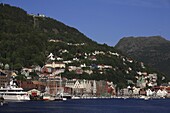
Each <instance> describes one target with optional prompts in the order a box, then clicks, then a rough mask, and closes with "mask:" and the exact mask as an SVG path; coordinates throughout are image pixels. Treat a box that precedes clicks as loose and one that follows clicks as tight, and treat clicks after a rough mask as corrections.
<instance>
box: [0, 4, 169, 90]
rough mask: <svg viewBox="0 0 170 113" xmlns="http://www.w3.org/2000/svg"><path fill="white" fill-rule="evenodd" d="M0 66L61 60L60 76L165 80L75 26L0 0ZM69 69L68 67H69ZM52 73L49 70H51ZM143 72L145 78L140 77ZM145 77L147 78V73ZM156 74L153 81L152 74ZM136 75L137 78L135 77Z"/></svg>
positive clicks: (131, 82) (119, 80)
mask: <svg viewBox="0 0 170 113" xmlns="http://www.w3.org/2000/svg"><path fill="white" fill-rule="evenodd" d="M0 10H1V12H0V20H1V21H0V25H1V28H0V49H1V53H0V62H1V63H0V64H1V65H0V66H1V68H2V69H11V70H17V71H20V70H21V69H23V68H24V67H32V66H40V67H44V66H46V65H47V64H49V63H51V61H49V59H48V58H47V57H48V55H49V54H50V53H53V54H52V56H53V57H52V59H53V62H55V63H56V65H57V64H63V65H64V66H63V67H62V68H64V70H65V71H64V73H63V74H62V76H63V77H66V78H69V79H72V78H78V79H90V80H106V81H112V82H113V83H114V84H117V86H118V87H127V86H128V85H136V83H137V81H138V85H139V86H140V85H141V84H143V82H141V81H140V78H141V77H142V79H149V80H146V81H144V82H145V83H144V84H145V85H146V84H148V83H153V84H152V85H157V83H158V84H161V83H163V82H167V80H168V79H166V80H162V77H163V76H165V75H163V74H161V73H159V72H157V71H155V70H152V69H151V68H149V67H148V66H147V65H145V64H144V63H142V62H138V61H136V60H134V59H132V58H130V57H127V56H126V55H123V54H121V53H120V52H119V51H117V50H116V49H115V48H114V47H110V46H108V45H106V44H98V43H97V42H95V41H93V40H91V39H90V38H88V37H86V36H85V35H84V34H83V33H81V32H79V31H78V30H77V29H75V28H73V27H70V26H67V25H65V24H64V23H61V22H59V21H57V20H55V19H52V18H50V17H46V16H45V15H41V14H28V13H27V12H26V11H24V10H23V9H20V8H17V7H13V6H10V5H7V4H0ZM70 69H71V70H70ZM52 74H53V73H52ZM144 76H145V78H144ZM146 76H147V77H148V78H147V77H146ZM153 76H154V77H155V76H157V80H156V83H155V81H154V82H153V81H152V77H153ZM138 79H139V80H138Z"/></svg>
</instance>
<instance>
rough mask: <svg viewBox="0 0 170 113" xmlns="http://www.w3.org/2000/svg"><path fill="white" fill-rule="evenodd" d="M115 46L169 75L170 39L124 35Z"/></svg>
mask: <svg viewBox="0 0 170 113" xmlns="http://www.w3.org/2000/svg"><path fill="white" fill-rule="evenodd" d="M115 48H116V49H118V50H120V51H121V52H122V53H124V54H127V55H128V56H130V57H132V58H135V59H136V60H139V61H142V62H144V63H146V64H148V65H150V66H151V67H153V68H155V69H158V70H159V71H161V72H163V73H165V74H166V75H169V76H170V41H168V40H166V39H164V38H163V37H161V36H151V37H125V38H122V39H121V40H120V41H119V42H118V43H117V45H116V46H115Z"/></svg>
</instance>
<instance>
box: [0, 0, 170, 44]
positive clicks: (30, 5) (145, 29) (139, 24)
mask: <svg viewBox="0 0 170 113" xmlns="http://www.w3.org/2000/svg"><path fill="white" fill-rule="evenodd" d="M0 2H2V3H7V4H10V5H12V6H17V7H20V8H22V9H24V10H26V11H27V12H28V13H30V14H31V13H34V14H37V13H40V14H45V15H46V16H47V17H51V18H54V19H56V20H58V21H61V22H63V23H64V24H66V25H69V26H71V27H74V28H76V29H78V30H79V31H80V32H82V33H83V34H85V35H86V36H87V37H89V38H91V39H92V40H94V41H96V42H98V43H101V44H103V43H106V44H108V45H110V46H114V45H115V44H116V43H117V42H118V41H119V40H120V39H121V38H123V37H128V36H155V35H160V36H162V37H164V38H166V39H167V40H170V0H0Z"/></svg>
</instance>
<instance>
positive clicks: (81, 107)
mask: <svg viewBox="0 0 170 113" xmlns="http://www.w3.org/2000/svg"><path fill="white" fill-rule="evenodd" d="M169 104H170V99H153V100H140V99H125V100H124V99H84V100H83V99H82V100H67V101H63V102H59V101H50V102H47V101H28V102H10V103H8V104H6V105H4V106H0V113H170V107H169Z"/></svg>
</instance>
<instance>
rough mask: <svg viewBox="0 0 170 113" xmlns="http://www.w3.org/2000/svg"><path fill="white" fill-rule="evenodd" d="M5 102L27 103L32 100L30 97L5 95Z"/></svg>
mask: <svg viewBox="0 0 170 113" xmlns="http://www.w3.org/2000/svg"><path fill="white" fill-rule="evenodd" d="M3 98H4V100H5V101H27V100H30V98H29V96H28V95H3Z"/></svg>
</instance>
